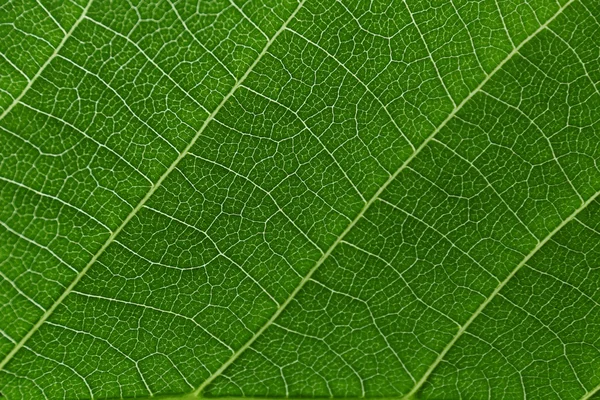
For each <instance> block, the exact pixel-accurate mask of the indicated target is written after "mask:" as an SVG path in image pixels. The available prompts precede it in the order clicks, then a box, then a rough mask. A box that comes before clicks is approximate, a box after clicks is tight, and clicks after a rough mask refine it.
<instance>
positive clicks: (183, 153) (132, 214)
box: [0, 0, 304, 371]
mask: <svg viewBox="0 0 600 400" xmlns="http://www.w3.org/2000/svg"><path fill="white" fill-rule="evenodd" d="M92 1H93V0H90V2H89V3H88V5H87V6H86V8H85V10H84V13H83V14H82V15H81V16H80V17H79V19H78V20H77V22H76V23H75V25H74V26H73V27H72V28H71V30H70V31H69V35H70V34H71V33H72V31H73V30H75V28H76V27H77V25H78V24H79V23H80V22H81V21H82V20H83V19H85V14H86V12H87V10H88V9H89V7H90V5H91V3H92ZM303 3H304V0H302V1H301V2H300V3H299V5H298V6H297V7H296V9H295V10H294V12H293V13H292V14H291V15H290V17H289V18H288V19H287V20H286V21H285V23H284V24H283V25H282V27H281V28H280V29H279V30H278V31H277V32H276V33H275V34H274V35H273V37H272V38H271V39H270V40H269V41H268V42H267V44H266V45H265V47H264V48H263V50H262V51H261V52H260V53H259V54H258V56H257V58H256V59H255V60H254V62H253V63H252V64H251V65H250V66H249V67H248V69H247V70H246V72H245V73H244V75H242V77H241V78H240V79H239V80H238V81H237V82H236V83H235V84H234V85H233V86H232V88H231V89H230V91H229V92H228V93H227V95H225V97H223V99H222V100H221V102H220V103H219V105H218V106H217V107H216V108H215V109H214V110H213V112H212V113H211V114H210V115H209V116H208V118H207V119H206V120H205V121H204V123H203V124H202V126H201V127H200V129H199V130H198V131H197V132H196V134H195V135H194V137H193V138H192V140H191V141H190V143H189V144H188V145H187V146H186V147H185V148H184V149H183V150H182V151H181V153H179V155H178V156H177V158H176V159H175V160H174V161H173V163H172V164H171V165H170V166H169V168H167V169H166V170H165V172H164V173H163V174H162V175H161V176H160V178H159V179H158V180H157V181H156V183H155V184H154V185H152V187H151V188H150V190H149V191H148V192H147V193H146V195H145V196H144V197H143V198H142V199H141V200H140V202H139V203H138V204H137V205H136V206H135V208H134V209H133V210H132V211H131V212H130V213H129V214H128V215H127V217H126V218H125V219H124V220H123V222H122V223H121V225H119V227H118V228H117V229H115V230H114V231H113V232H112V233H111V235H110V236H109V237H108V239H107V240H106V242H104V244H103V245H102V247H100V249H99V250H98V251H97V252H96V254H94V256H93V257H92V258H91V259H90V261H89V262H88V263H87V264H86V266H85V267H84V268H83V269H82V270H81V271H80V272H79V273H78V274H77V276H76V277H75V279H74V280H73V281H72V282H71V283H70V284H69V286H67V288H66V289H65V291H64V292H63V293H62V294H61V295H60V297H59V298H58V299H57V300H56V301H55V302H54V303H53V304H52V306H51V307H50V308H48V310H47V311H46V312H45V313H44V314H43V315H42V316H41V317H40V319H39V320H38V321H37V322H36V324H35V325H33V327H32V328H31V329H30V330H29V332H27V334H26V335H25V336H24V337H23V338H22V339H21V340H20V341H19V342H18V343H17V345H16V346H15V347H14V348H13V349H12V350H11V351H10V352H9V353H8V354H7V355H6V357H5V358H4V359H3V360H2V362H0V371H1V370H2V369H3V368H4V367H5V366H6V364H7V363H8V362H9V361H10V360H11V359H12V358H13V357H14V355H15V354H16V353H17V352H18V351H19V350H20V349H21V348H22V347H23V346H24V345H25V343H26V342H27V341H28V340H29V338H30V337H31V336H32V335H33V334H34V333H35V332H36V331H37V330H38V329H39V328H40V326H42V325H43V324H44V322H45V321H46V320H47V319H48V318H49V317H50V315H52V313H53V312H54V310H56V308H57V307H58V306H59V305H60V304H61V303H62V302H63V301H64V299H65V298H66V297H67V296H68V295H69V293H71V291H72V290H73V288H74V287H75V286H76V285H77V283H79V281H80V280H81V279H82V278H83V277H84V276H85V274H86V273H87V272H88V271H89V269H90V268H91V267H92V265H94V263H95V262H96V261H97V260H98V258H99V257H100V256H101V255H102V254H103V253H104V251H105V250H106V249H107V248H108V246H110V244H111V243H112V242H113V241H115V239H116V237H117V236H118V235H119V233H121V231H122V230H123V229H124V228H125V226H126V225H127V224H128V223H129V221H131V220H132V219H133V217H135V216H136V215H137V213H138V212H139V211H140V210H141V209H142V208H143V207H144V205H145V204H146V202H147V201H148V199H149V198H150V197H152V195H153V194H154V192H156V190H157V189H158V188H159V187H160V186H161V185H162V183H163V182H164V180H165V179H166V178H167V177H168V176H169V175H170V173H171V172H172V171H173V170H174V169H175V168H176V167H177V165H178V164H179V162H180V161H181V160H182V159H183V158H184V157H185V156H186V155H187V154H188V153H189V151H190V149H191V148H192V147H193V146H194V144H195V143H196V141H197V140H198V138H199V137H200V136H201V135H202V133H203V132H204V130H205V129H206V127H207V126H208V125H209V124H210V122H211V121H212V120H213V119H214V118H215V116H216V115H217V113H218V112H219V111H220V110H221V108H223V106H224V105H225V103H227V101H228V100H229V99H230V98H231V96H232V95H233V94H234V93H235V91H236V90H237V89H238V88H239V87H240V86H241V85H242V83H243V82H244V81H245V80H246V78H247V77H248V76H249V75H250V73H251V72H252V70H253V69H254V67H256V65H257V64H258V63H259V61H260V60H261V59H262V58H263V56H264V55H265V54H266V53H267V51H268V49H269V47H271V45H272V44H273V42H274V41H275V39H277V37H278V36H279V35H280V34H281V33H282V32H283V31H284V30H285V28H286V26H287V24H288V23H289V22H290V21H291V20H292V19H293V18H294V17H295V15H296V13H297V12H298V10H299V9H300V8H301V7H302V4H303ZM64 41H66V39H63V42H64ZM62 44H63V43H62V42H61V45H62ZM58 50H60V46H59V47H58V48H57V50H56V51H55V53H54V54H53V55H52V57H51V58H50V59H49V61H47V62H46V63H45V64H44V67H45V66H46V65H47V64H48V63H49V62H50V61H51V59H52V58H54V57H56V55H57V54H58ZM44 67H43V68H44ZM43 68H42V69H41V70H40V72H39V73H38V74H37V75H36V77H37V76H39V74H41V71H42V70H43ZM30 86H31V85H28V87H27V88H26V89H28V88H29V87H30ZM25 91H26V90H25ZM25 91H24V92H23V93H22V94H21V96H19V97H18V98H17V100H15V102H14V103H13V104H15V103H16V102H17V101H18V100H19V99H20V98H21V97H23V94H24V93H25ZM8 111H10V110H9V109H7V111H6V113H7V112H8ZM4 115H5V113H3V114H2V115H1V116H0V119H1V118H2V117H3V116H4Z"/></svg>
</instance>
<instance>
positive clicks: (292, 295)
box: [194, 0, 600, 397]
mask: <svg viewBox="0 0 600 400" xmlns="http://www.w3.org/2000/svg"><path fill="white" fill-rule="evenodd" d="M574 1H575V0H569V1H568V2H567V3H565V4H564V5H563V6H562V7H560V8H559V10H558V11H557V12H556V14H554V15H553V16H552V17H551V18H549V19H548V20H547V21H546V22H545V23H544V24H543V25H541V26H540V27H539V28H538V29H536V30H535V31H534V32H533V33H532V34H531V35H529V36H528V37H527V38H526V39H525V40H523V41H522V42H521V43H520V44H519V45H518V46H517V47H515V48H513V50H512V51H511V52H510V53H509V54H508V55H507V56H506V57H505V58H504V59H503V60H502V61H501V62H500V63H499V64H498V65H497V66H496V67H495V68H494V69H493V70H492V71H491V72H490V73H489V74H488V75H487V76H486V77H485V79H483V81H482V82H481V83H480V84H479V85H478V86H477V87H476V88H475V89H474V90H473V91H472V92H471V93H469V95H468V96H467V97H465V98H464V99H463V100H462V101H461V102H460V103H459V104H458V105H457V106H456V107H455V108H454V109H453V110H452V111H451V112H450V114H448V116H447V117H446V118H445V119H444V120H443V121H442V123H441V124H440V125H438V126H437V127H436V128H435V129H434V130H433V132H432V133H431V134H430V135H429V136H428V137H427V138H426V139H425V140H424V141H423V142H422V143H421V144H420V145H419V147H417V148H416V150H415V151H414V152H413V153H412V154H411V155H410V156H409V157H408V158H407V159H406V160H405V161H404V162H403V163H402V165H401V166H400V167H399V168H398V169H397V170H396V171H395V172H394V173H393V174H392V175H390V176H389V178H388V179H387V180H386V181H385V183H384V184H383V185H382V186H381V187H380V188H379V189H378V190H377V192H375V194H374V195H373V197H371V198H370V199H369V200H368V201H367V202H366V203H365V205H364V206H363V208H362V209H361V210H360V212H359V213H358V215H357V216H356V217H355V218H354V219H353V220H352V221H351V222H350V224H348V226H346V228H345V229H344V231H343V232H342V233H341V234H340V235H339V236H338V237H337V239H336V240H335V241H334V242H333V244H332V245H331V246H330V247H329V248H328V249H327V251H326V252H325V253H323V255H322V256H321V258H319V260H318V261H317V262H316V263H315V265H314V266H313V267H312V268H311V269H310V270H309V271H308V273H307V274H306V275H305V276H304V278H303V279H302V280H301V281H300V283H299V284H298V286H296V288H295V289H294V290H293V291H292V292H291V293H290V295H289V296H288V298H287V299H286V300H285V301H284V302H283V303H281V305H280V306H279V307H278V308H277V310H276V311H275V313H274V314H273V315H272V316H271V318H269V320H268V321H267V322H266V323H265V324H264V325H263V326H262V327H261V328H260V329H259V330H258V331H257V332H256V333H255V334H254V335H252V337H251V338H250V339H249V340H248V341H247V342H246V343H244V345H243V346H242V347H240V348H239V349H238V350H237V351H236V352H235V353H234V354H233V355H232V356H231V357H230V358H229V359H228V360H227V361H226V362H225V363H224V364H223V365H221V367H220V368H219V369H217V370H216V371H215V372H214V373H213V374H212V375H211V376H210V377H208V378H207V379H206V380H205V381H204V382H203V383H202V384H201V385H200V386H199V387H198V388H197V389H196V390H195V391H194V395H196V396H199V395H200V394H201V393H202V390H204V388H206V387H207V386H208V385H209V384H210V383H211V382H212V381H213V380H214V379H215V378H217V377H218V376H219V375H221V374H222V373H223V372H224V371H225V370H226V369H227V367H229V366H230V365H231V364H232V363H233V362H234V361H235V360H236V359H237V358H238V357H239V356H240V355H242V353H244V351H246V350H247V349H248V348H249V347H250V346H251V345H252V343H254V342H255V341H256V339H258V337H259V336H260V335H261V334H262V333H263V332H264V331H265V330H266V329H267V328H268V327H269V326H271V325H272V324H273V322H274V321H275V320H276V319H277V318H278V317H279V315H281V313H282V312H283V311H284V310H285V308H286V307H287V306H288V305H289V304H290V303H291V302H292V300H293V299H294V298H295V297H296V295H297V294H298V292H300V290H302V288H303V287H304V285H306V283H307V282H308V281H310V279H311V277H312V275H313V274H314V273H315V271H316V270H317V269H318V268H319V267H320V266H321V265H322V264H323V263H324V262H325V260H327V258H328V257H329V256H330V255H331V253H333V251H334V250H335V248H336V247H337V246H338V245H339V244H340V243H341V242H342V240H343V239H344V237H345V236H346V235H347V234H348V232H350V231H351V230H352V228H353V227H354V226H355V225H356V224H357V223H358V221H360V220H361V219H362V217H363V216H364V215H365V213H366V212H367V210H368V209H369V208H370V207H371V205H372V204H373V203H374V202H375V201H376V200H377V199H378V198H379V196H381V193H383V192H384V191H385V189H386V188H387V187H388V186H389V185H390V184H391V183H392V182H393V181H394V180H395V179H396V177H397V176H398V175H399V174H400V173H401V172H402V171H403V170H404V169H405V168H406V167H407V166H408V165H409V164H410V163H411V162H412V160H413V159H414V158H415V157H417V155H419V153H420V152H421V151H422V150H423V149H424V148H425V147H427V145H428V144H429V142H430V141H431V140H433V138H434V137H435V136H436V135H437V134H438V132H440V131H441V130H442V129H443V128H444V127H445V126H446V125H447V124H448V122H449V121H450V120H452V118H454V116H455V115H456V114H457V113H458V112H459V111H460V110H461V109H462V108H463V106H464V105H465V104H466V103H468V102H469V100H471V98H473V96H475V95H476V94H477V93H478V92H479V91H480V90H481V89H482V88H483V87H484V86H485V84H486V83H487V82H488V81H489V80H490V79H491V78H492V77H493V76H494V75H495V74H496V73H497V72H498V71H499V70H501V69H502V67H504V65H505V64H506V63H507V62H508V61H510V60H511V59H512V58H513V56H515V55H516V54H517V53H518V52H519V50H521V48H522V47H523V46H524V45H525V44H527V42H529V41H530V40H531V39H533V38H534V37H535V36H536V35H537V34H538V33H540V32H541V31H543V30H544V29H545V28H546V27H547V26H548V25H549V24H550V23H551V22H552V21H553V20H554V19H555V18H556V17H558V16H559V15H560V14H561V13H562V12H563V11H564V9H565V8H567V7H568V6H569V5H570V4H571V3H573V2H574ZM598 194H600V192H599V193H597V194H596V195H594V196H593V197H592V198H590V199H589V200H588V201H587V202H586V203H584V205H583V206H582V207H581V208H579V209H578V210H577V211H576V212H575V213H574V214H572V215H571V216H570V217H569V218H567V220H565V221H563V223H562V224H560V225H559V226H558V227H557V228H556V229H555V231H553V232H552V233H551V234H550V235H549V236H548V237H547V238H546V239H544V241H542V242H540V243H545V242H547V241H548V240H549V239H550V238H551V237H552V235H553V234H554V233H556V232H557V231H558V230H559V229H560V228H562V227H563V226H564V225H565V224H566V223H567V222H568V221H570V220H571V219H573V218H574V217H575V215H576V214H577V213H578V212H580V211H581V210H582V209H583V208H585V206H586V205H587V204H589V202H591V201H592V200H593V199H594V198H595V197H596V196H597V195H598ZM542 245H543V244H542ZM538 246H540V245H539V244H538ZM537 250H538V249H537V246H536V249H534V251H533V252H532V253H530V255H529V256H528V257H527V258H526V259H525V260H524V261H523V262H522V263H520V264H519V266H518V267H517V268H515V270H514V271H513V273H511V274H510V275H509V276H508V277H507V278H506V279H505V280H504V281H503V282H502V283H501V284H500V286H499V288H496V289H497V291H500V289H502V287H503V286H504V285H505V284H506V282H508V280H510V278H512V276H514V274H515V273H516V272H517V271H518V269H519V268H520V266H522V264H524V263H525V262H527V260H528V259H529V258H530V257H531V256H532V255H533V253H534V252H535V251H537ZM497 291H496V290H495V291H494V292H493V293H492V294H491V295H490V297H488V299H486V301H485V302H483V303H482V304H481V306H480V309H481V310H482V309H483V308H485V306H486V305H487V304H488V303H489V301H491V299H492V298H493V297H494V296H495V295H496V294H497ZM480 309H478V311H476V312H475V314H473V316H471V318H470V319H469V321H467V323H465V325H463V327H462V328H464V329H466V328H467V327H468V325H469V324H470V323H471V322H472V320H474V319H475V318H476V317H477V315H478V312H480ZM462 328H461V329H462ZM464 329H463V332H464ZM460 334H462V332H460ZM460 334H457V336H460ZM457 339H458V337H456V336H455V339H453V341H452V342H450V343H448V345H447V346H446V348H445V349H444V350H445V351H444V352H443V353H440V356H439V357H438V358H439V360H436V362H434V364H432V365H431V366H430V368H429V369H428V370H427V373H426V374H425V375H424V376H423V377H422V378H421V379H420V380H419V381H418V382H417V383H416V385H415V386H414V388H413V390H411V392H410V393H409V394H408V395H407V397H408V396H411V395H413V394H414V393H415V392H416V391H418V390H419V388H420V387H421V386H422V384H423V383H424V382H425V380H427V378H428V377H429V375H430V374H431V372H433V369H435V367H436V366H437V364H438V363H439V361H441V358H443V356H444V355H445V354H446V352H447V351H448V349H449V348H450V347H452V345H453V344H454V342H455V341H456V340H457Z"/></svg>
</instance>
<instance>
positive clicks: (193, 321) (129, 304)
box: [71, 290, 233, 352]
mask: <svg viewBox="0 0 600 400" xmlns="http://www.w3.org/2000/svg"><path fill="white" fill-rule="evenodd" d="M71 293H73V294H77V295H79V296H83V297H88V298H92V299H98V300H104V301H108V302H113V303H119V304H125V305H128V306H132V307H139V308H142V309H147V310H152V311H156V312H158V313H163V314H169V315H172V316H174V317H176V318H181V319H185V320H186V321H190V322H191V323H193V324H194V325H196V326H197V327H198V328H200V330H202V331H203V332H204V333H206V334H207V335H208V336H210V337H211V338H213V339H215V340H216V341H217V342H218V343H219V344H220V345H221V346H223V347H225V348H227V349H228V350H229V351H231V352H233V349H232V348H231V347H229V345H228V344H227V343H225V342H223V341H222V340H221V339H219V338H218V337H216V336H215V335H213V334H212V333H210V332H209V331H207V330H206V328H204V327H203V326H202V325H201V324H199V323H198V322H197V321H196V320H194V318H192V317H188V316H187V315H183V314H178V313H176V312H174V311H169V310H163V309H162V308H158V307H153V306H149V305H147V304H141V303H135V302H133V301H125V300H120V299H115V298H114V297H106V296H100V295H97V294H91V293H84V292H80V291H78V290H72V291H71Z"/></svg>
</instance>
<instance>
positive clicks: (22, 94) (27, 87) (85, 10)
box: [0, 0, 93, 368]
mask: <svg viewBox="0 0 600 400" xmlns="http://www.w3.org/2000/svg"><path fill="white" fill-rule="evenodd" d="M92 1H93V0H90V1H89V2H88V3H87V5H86V6H85V8H84V9H83V12H82V13H81V15H80V16H79V18H78V19H77V21H75V23H74V24H73V26H72V27H71V29H69V31H68V32H67V34H66V35H65V36H64V37H63V39H62V40H61V41H60V43H59V44H58V46H56V48H55V49H54V51H53V52H52V54H51V55H50V57H48V59H47V60H46V62H45V63H43V64H42V66H41V67H40V69H39V70H38V72H37V73H36V74H35V75H34V76H33V77H32V78H31V79H30V80H29V82H27V85H25V87H24V88H23V91H22V92H21V93H20V94H19V95H18V96H17V97H15V98H14V100H13V102H12V103H10V105H9V106H8V107H6V110H4V111H3V112H2V114H0V120H2V119H4V117H6V116H7V115H8V113H9V112H11V110H12V109H13V108H14V107H15V106H16V105H17V104H18V103H19V101H21V99H22V98H23V96H25V93H27V92H28V91H29V89H30V88H31V86H33V84H34V82H35V81H36V80H37V78H39V77H40V75H42V72H44V70H45V69H46V67H47V66H48V65H49V64H50V63H51V62H52V60H54V58H55V57H56V56H57V55H58V52H59V51H60V49H62V48H63V46H64V45H65V43H66V42H67V40H68V39H69V38H70V37H71V35H72V34H73V31H75V28H77V26H78V25H79V24H80V23H81V21H83V20H84V19H85V16H86V14H87V12H88V10H89V9H90V6H91V5H92ZM1 365H2V364H0V366H1ZM0 368H1V367H0Z"/></svg>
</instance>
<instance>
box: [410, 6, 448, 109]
mask: <svg viewBox="0 0 600 400" xmlns="http://www.w3.org/2000/svg"><path fill="white" fill-rule="evenodd" d="M403 2H404V6H405V7H406V11H408V15H410V19H411V21H412V23H413V25H414V26H415V29H416V30H417V33H418V34H419V37H420V38H421V41H423V45H424V46H425V51H426V52H427V56H428V57H429V60H430V61H431V64H432V65H433V69H435V72H436V74H437V76H438V79H439V80H440V83H441V84H442V87H443V88H444V91H445V92H446V95H448V98H449V99H450V101H451V102H452V105H453V106H454V107H455V108H456V103H455V102H454V98H453V97H452V95H451V94H450V91H449V90H448V88H447V87H446V82H444V78H442V74H441V73H440V70H439V69H438V67H437V64H436V63H435V61H434V60H433V54H432V53H431V51H430V50H429V46H428V45H427V40H425V36H423V33H422V32H421V28H419V25H417V21H416V20H415V17H414V14H413V13H412V11H411V10H410V7H409V6H408V3H407V2H406V0H403Z"/></svg>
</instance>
